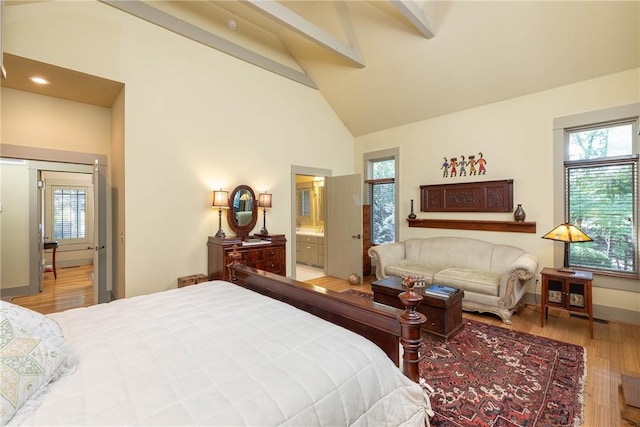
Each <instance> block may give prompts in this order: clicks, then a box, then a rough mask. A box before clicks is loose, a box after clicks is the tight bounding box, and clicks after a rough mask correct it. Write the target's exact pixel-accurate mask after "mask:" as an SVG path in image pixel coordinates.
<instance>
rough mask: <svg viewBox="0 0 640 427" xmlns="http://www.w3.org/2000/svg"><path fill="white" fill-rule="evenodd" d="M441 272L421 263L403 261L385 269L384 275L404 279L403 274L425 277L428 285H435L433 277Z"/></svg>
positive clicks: (434, 267)
mask: <svg viewBox="0 0 640 427" xmlns="http://www.w3.org/2000/svg"><path fill="white" fill-rule="evenodd" d="M439 270H440V267H436V266H433V265H428V264H425V263H424V262H419V261H408V260H402V261H398V262H394V263H392V264H389V265H387V266H386V268H385V269H384V274H385V275H387V276H398V277H402V275H403V274H409V275H411V276H422V277H424V280H425V283H426V284H427V285H432V284H433V275H434V274H435V273H436V272H437V271H439Z"/></svg>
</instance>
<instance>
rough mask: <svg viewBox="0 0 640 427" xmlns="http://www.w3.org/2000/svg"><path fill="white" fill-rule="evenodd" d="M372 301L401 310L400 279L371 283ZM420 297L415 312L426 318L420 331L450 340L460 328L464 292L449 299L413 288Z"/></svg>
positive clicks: (386, 279)
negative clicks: (420, 300) (420, 299)
mask: <svg viewBox="0 0 640 427" xmlns="http://www.w3.org/2000/svg"><path fill="white" fill-rule="evenodd" d="M371 290H372V291H373V300H374V301H375V302H379V303H381V304H385V305H390V306H392V307H395V308H403V306H402V303H401V302H400V299H399V298H398V295H399V294H400V293H401V292H404V291H406V288H405V287H403V286H402V279H401V278H400V277H395V276H389V277H385V278H384V279H380V280H376V281H375V282H373V283H371ZM414 290H415V291H416V292H418V293H419V294H420V295H422V298H423V299H422V302H421V303H420V304H419V305H418V307H417V309H416V310H417V311H419V312H420V313H422V314H424V315H425V316H426V317H427V321H426V322H425V323H423V324H422V330H423V331H426V332H429V333H431V334H434V335H437V336H440V337H442V338H444V339H445V340H447V339H449V338H451V337H452V336H453V335H454V334H455V333H456V332H458V331H459V330H460V328H462V326H463V323H462V297H464V291H462V290H460V292H456V293H455V294H453V295H451V296H450V297H449V298H441V297H436V296H433V295H426V294H424V293H423V292H422V289H421V288H414Z"/></svg>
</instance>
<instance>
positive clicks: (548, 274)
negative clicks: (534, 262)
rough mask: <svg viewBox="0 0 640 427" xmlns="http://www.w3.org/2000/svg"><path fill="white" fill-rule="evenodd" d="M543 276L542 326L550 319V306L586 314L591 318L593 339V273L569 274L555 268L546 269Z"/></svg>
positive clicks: (590, 331)
mask: <svg viewBox="0 0 640 427" xmlns="http://www.w3.org/2000/svg"><path fill="white" fill-rule="evenodd" d="M540 275H541V276H542V290H541V293H542V295H541V296H540V301H541V303H540V326H541V327H544V320H545V318H547V317H548V314H549V306H552V307H558V308H562V309H564V310H567V311H570V312H577V313H585V314H586V315H587V316H588V317H589V333H590V335H591V338H593V306H592V302H591V287H592V280H593V273H590V272H588V271H578V270H576V271H575V272H574V273H567V272H563V271H558V270H556V269H554V268H544V269H543V270H542V272H541V273H540Z"/></svg>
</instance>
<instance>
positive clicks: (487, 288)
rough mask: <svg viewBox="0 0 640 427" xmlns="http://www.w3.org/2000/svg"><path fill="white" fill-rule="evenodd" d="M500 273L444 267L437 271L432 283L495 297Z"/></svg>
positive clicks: (500, 276)
mask: <svg viewBox="0 0 640 427" xmlns="http://www.w3.org/2000/svg"><path fill="white" fill-rule="evenodd" d="M501 278H502V275H501V274H496V273H490V272H488V271H478V270H470V269H467V268H446V269H444V270H441V271H438V272H437V273H436V274H435V275H434V277H433V280H434V283H439V284H441V285H448V286H453V287H454V288H460V289H463V290H465V291H468V292H473V293H476V294H481V295H491V296H495V297H497V296H498V295H499V294H500V279H501Z"/></svg>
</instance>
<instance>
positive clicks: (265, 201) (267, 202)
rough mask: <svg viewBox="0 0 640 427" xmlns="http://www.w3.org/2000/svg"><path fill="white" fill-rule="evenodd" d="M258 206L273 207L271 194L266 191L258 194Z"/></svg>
mask: <svg viewBox="0 0 640 427" xmlns="http://www.w3.org/2000/svg"><path fill="white" fill-rule="evenodd" d="M258 207H261V208H270V207H271V194H269V193H267V192H266V191H265V192H264V193H260V194H258Z"/></svg>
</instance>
